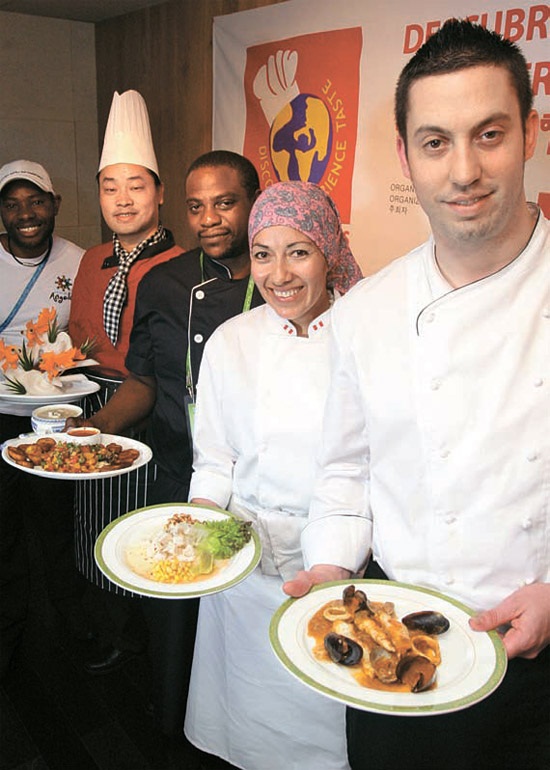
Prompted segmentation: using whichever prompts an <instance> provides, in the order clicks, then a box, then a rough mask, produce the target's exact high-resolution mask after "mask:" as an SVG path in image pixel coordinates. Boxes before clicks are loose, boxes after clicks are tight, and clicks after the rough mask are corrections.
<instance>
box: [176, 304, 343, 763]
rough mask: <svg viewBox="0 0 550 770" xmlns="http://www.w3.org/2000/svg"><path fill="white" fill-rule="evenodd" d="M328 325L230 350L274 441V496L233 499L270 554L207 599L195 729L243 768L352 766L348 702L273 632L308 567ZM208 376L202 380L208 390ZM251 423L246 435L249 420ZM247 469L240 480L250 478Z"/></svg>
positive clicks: (270, 458)
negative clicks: (295, 671)
mask: <svg viewBox="0 0 550 770" xmlns="http://www.w3.org/2000/svg"><path fill="white" fill-rule="evenodd" d="M248 315H249V316H251V315H252V314H248ZM325 332H328V329H325V330H324V331H323V333H322V334H321V335H313V336H312V338H310V339H307V340H306V339H297V338H289V337H288V336H283V335H279V334H274V335H272V334H267V335H261V340H260V342H259V344H258V348H257V349H249V348H246V350H247V352H246V354H245V356H244V359H242V358H241V357H240V356H242V355H243V354H242V350H243V346H239V352H238V353H237V354H236V356H235V357H232V358H231V361H232V364H233V366H234V367H235V368H236V369H238V370H239V371H240V372H241V373H243V371H246V370H247V366H248V367H249V372H250V377H249V378H246V377H245V378H244V379H245V381H246V382H248V383H249V387H248V388H246V387H245V383H244V382H243V380H241V381H240V382H239V386H238V387H236V388H235V391H234V392H235V396H234V397H235V401H236V403H235V409H239V405H245V406H244V408H243V407H242V406H241V409H243V412H244V413H245V414H246V415H247V417H244V416H243V419H244V420H246V419H250V420H251V425H250V432H251V435H250V441H251V442H257V443H256V446H258V447H264V448H265V451H264V453H263V454H262V456H261V457H260V458H259V460H258V467H257V469H256V471H257V478H256V480H255V481H256V484H255V490H254V494H255V500H256V501H257V500H262V501H265V502H266V503H269V504H270V507H269V508H261V507H259V506H258V505H257V503H256V502H255V503H254V506H253V507H251V506H250V505H247V503H248V501H247V500H246V499H243V498H242V497H236V496H235V497H233V498H232V500H231V502H230V505H229V507H230V509H231V510H234V511H237V512H239V513H240V514H241V515H245V516H247V517H249V518H252V519H253V520H254V521H255V527H256V529H257V531H258V532H259V534H260V538H261V540H262V548H263V557H262V563H261V567H258V568H257V569H256V570H255V572H254V573H253V574H252V575H251V576H249V577H248V578H247V579H246V580H245V581H244V582H243V583H241V584H240V585H238V586H235V587H234V588H232V589H230V590H228V591H224V592H222V593H220V594H217V595H214V596H207V597H204V598H203V599H201V606H200V613H199V625H198V631H197V640H196V644H195V654H194V661H193V671H192V676H191V687H190V693H189V700H188V706H187V716H186V720H185V733H186V735H187V737H188V738H189V740H190V741H191V742H192V743H194V744H195V745H196V746H198V747H199V748H200V749H202V750H204V751H206V752H209V753H212V754H216V755H218V756H221V757H223V758H224V759H225V760H226V761H228V762H231V763H232V764H233V765H236V766H237V767H240V768H243V769H244V770H349V765H348V762H347V750H346V737H345V707H344V706H343V705H342V704H339V703H336V702H334V701H331V700H329V699H328V698H326V697H325V696H322V695H320V694H317V693H316V692H314V691H312V690H310V689H308V688H307V687H306V686H305V685H304V684H302V683H301V682H299V681H298V680H296V679H295V678H294V677H293V676H292V675H291V674H290V673H288V672H287V671H286V670H285V669H284V668H283V666H282V665H281V663H280V662H279V660H278V659H277V658H276V656H275V654H274V653H273V651H272V649H271V647H270V643H269V624H270V621H271V617H272V616H273V613H274V612H275V611H276V610H277V609H278V607H279V606H280V605H281V604H282V603H283V602H284V601H285V600H286V598H287V597H286V596H285V594H284V593H283V591H282V584H283V579H288V578H290V577H292V576H293V575H294V574H295V573H296V571H297V570H298V569H301V568H303V566H302V555H301V549H300V534H301V530H302V528H303V526H304V525H305V523H306V521H307V501H308V500H309V497H310V492H311V487H312V484H313V475H314V458H315V449H316V447H317V444H318V441H319V436H320V430H321V423H322V416H323V407H324V401H325V396H326V390H327V388H328V380H329V358H328V355H329V354H328V334H326V333H325ZM260 334H261V332H260ZM226 342H227V339H226ZM248 359H250V361H248ZM216 360H217V363H218V364H219V363H220V361H219V359H216ZM201 376H202V372H201ZM219 379H220V381H223V380H224V376H223V375H222V376H221V377H220V378H219ZM200 386H201V381H200V380H199V394H200ZM243 390H244V392H243ZM232 395H233V389H232V388H231V389H230V390H229V393H228V391H227V389H226V390H224V403H225V405H226V407H227V397H229V398H231V397H232ZM237 399H238V401H237ZM232 406H233V404H231V405H230V407H232ZM240 430H241V432H242V433H243V434H246V430H243V426H242V424H241V426H240ZM227 440H228V441H229V442H230V443H231V442H233V441H234V440H235V436H233V435H229V436H227ZM245 465H246V463H245ZM238 467H239V466H238V464H237V466H236V468H238ZM237 474H238V470H236V472H235V479H234V485H235V489H239V490H244V489H246V488H247V484H246V483H240V482H242V481H243V480H239V479H238V477H237ZM277 484H280V486H281V488H282V487H284V491H282V489H281V498H284V499H285V500H287V501H288V500H289V499H291V498H292V489H295V496H294V499H295V500H296V501H297V503H298V506H297V507H296V508H294V510H292V511H291V512H290V515H289V511H288V510H287V508H288V506H286V507H285V510H280V509H279V510H278V509H277V508H276V507H275V502H276V501H277V495H276V489H277ZM304 503H305V504H304ZM262 570H263V571H262ZM266 573H267V574H266Z"/></svg>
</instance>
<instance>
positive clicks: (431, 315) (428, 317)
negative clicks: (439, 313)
mask: <svg viewBox="0 0 550 770" xmlns="http://www.w3.org/2000/svg"><path fill="white" fill-rule="evenodd" d="M434 321H435V313H428V314H427V315H426V323H427V324H431V323H433V322H434Z"/></svg>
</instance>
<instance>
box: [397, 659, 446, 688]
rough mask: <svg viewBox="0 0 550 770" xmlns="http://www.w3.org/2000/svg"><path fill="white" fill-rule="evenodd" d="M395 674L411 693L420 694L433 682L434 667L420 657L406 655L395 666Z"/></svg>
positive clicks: (434, 675)
mask: <svg viewBox="0 0 550 770" xmlns="http://www.w3.org/2000/svg"><path fill="white" fill-rule="evenodd" d="M396 674H397V678H398V679H399V681H400V682H403V684H406V685H407V687H408V688H409V689H410V691H411V692H422V691H423V690H427V689H428V688H429V687H431V685H432V684H433V683H434V682H435V677H436V667H435V666H434V664H433V663H432V662H431V661H429V660H428V658H425V657H424V656H422V655H406V656H405V657H404V658H401V660H400V661H399V663H398V664H397V670H396Z"/></svg>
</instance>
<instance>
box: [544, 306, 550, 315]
mask: <svg viewBox="0 0 550 770" xmlns="http://www.w3.org/2000/svg"><path fill="white" fill-rule="evenodd" d="M542 315H543V316H544V318H550V307H545V308H544V310H543V311H542Z"/></svg>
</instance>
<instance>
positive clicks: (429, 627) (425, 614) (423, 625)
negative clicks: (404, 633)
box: [401, 610, 450, 635]
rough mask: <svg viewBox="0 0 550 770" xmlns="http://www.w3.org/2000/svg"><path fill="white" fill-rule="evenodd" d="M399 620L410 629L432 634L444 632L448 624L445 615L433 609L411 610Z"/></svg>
mask: <svg viewBox="0 0 550 770" xmlns="http://www.w3.org/2000/svg"><path fill="white" fill-rule="evenodd" d="M401 622H402V623H403V624H404V625H405V626H407V628H408V629H409V630H410V631H422V632H423V633H424V634H434V635H436V634H443V633H445V631H447V629H448V628H449V625H450V623H449V621H448V620H447V618H446V617H445V615H442V614H441V613H440V612H434V611H433V610H423V611H422V612H411V614H410V615H405V617H404V618H402V619H401Z"/></svg>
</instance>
